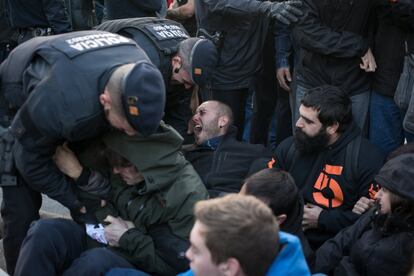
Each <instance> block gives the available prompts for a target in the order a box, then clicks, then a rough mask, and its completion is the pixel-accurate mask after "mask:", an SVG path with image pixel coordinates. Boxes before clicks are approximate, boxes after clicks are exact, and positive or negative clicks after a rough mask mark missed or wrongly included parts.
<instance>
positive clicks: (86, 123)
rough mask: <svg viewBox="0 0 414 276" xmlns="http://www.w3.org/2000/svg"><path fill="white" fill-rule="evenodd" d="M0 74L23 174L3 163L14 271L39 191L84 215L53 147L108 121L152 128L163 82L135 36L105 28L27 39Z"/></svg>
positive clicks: (7, 243)
mask: <svg viewBox="0 0 414 276" xmlns="http://www.w3.org/2000/svg"><path fill="white" fill-rule="evenodd" d="M0 76H1V90H0V91H1V93H0V96H2V97H3V99H2V101H4V99H5V100H7V102H8V107H9V110H8V112H6V114H5V115H8V116H9V117H11V116H12V115H13V112H14V111H15V110H18V112H17V114H16V115H15V117H14V119H13V121H12V124H11V127H10V133H11V134H12V135H13V136H14V137H15V141H14V145H13V154H14V161H15V165H16V168H17V170H18V172H19V175H20V176H21V177H17V181H15V183H14V182H13V181H12V180H10V176H11V175H12V172H10V171H5V170H3V175H2V184H3V205H2V209H1V214H2V217H3V221H4V226H5V229H4V230H5V231H4V240H3V245H4V249H5V257H6V262H7V270H8V272H9V273H10V274H13V270H14V266H15V262H16V259H17V256H18V252H19V248H20V244H21V241H22V240H23V238H24V236H25V234H26V232H27V229H28V227H29V224H30V223H31V222H32V221H33V220H35V219H38V218H39V213H38V210H39V208H40V205H41V196H40V193H44V194H46V195H48V196H49V197H51V198H53V199H55V200H57V201H59V202H60V203H61V204H63V205H64V206H66V207H68V208H69V209H70V211H71V214H72V216H73V217H74V219H77V220H79V221H84V220H85V219H87V214H88V213H87V210H86V208H85V207H84V204H83V203H81V202H79V200H78V199H77V197H76V195H75V193H74V190H73V187H72V186H73V184H70V183H69V182H68V180H67V179H66V178H65V176H64V175H63V174H62V173H60V171H59V170H58V168H57V167H56V166H55V163H54V162H53V160H52V156H53V155H54V153H55V150H56V147H57V146H58V145H60V144H62V143H63V142H64V141H69V142H77V141H82V140H86V139H89V138H93V137H96V136H98V135H100V134H101V133H103V132H105V131H107V130H109V129H110V128H111V127H112V128H116V129H119V130H122V131H124V132H125V133H127V134H128V135H134V134H135V133H137V132H139V133H141V134H143V135H150V134H151V133H153V132H155V131H156V130H157V128H158V126H159V123H160V120H161V117H162V115H163V110H164V106H165V86H164V82H163V79H162V76H161V73H160V72H159V70H158V69H157V68H156V67H155V66H154V65H153V64H152V63H151V62H150V61H149V59H148V58H147V56H146V54H145V53H144V52H143V51H142V49H141V48H139V47H138V46H137V45H136V43H135V42H133V41H132V40H130V39H128V38H125V37H122V36H120V35H117V34H112V33H107V32H102V31H82V32H73V33H68V34H62V35H56V36H50V37H37V38H34V39H31V40H30V41H28V42H26V43H23V44H21V45H19V46H18V47H17V48H16V49H15V51H13V52H12V53H11V54H10V55H9V57H8V58H7V59H6V60H5V61H4V62H3V63H2V64H1V66H0ZM5 117H7V116H2V118H5ZM5 156H8V155H7V152H6V155H5ZM6 168H9V167H8V166H6ZM85 173H86V172H85ZM4 177H6V178H4ZM81 177H82V175H81ZM3 179H8V180H9V181H3ZM3 182H4V183H3ZM4 185H8V186H4ZM83 188H86V190H87V187H83Z"/></svg>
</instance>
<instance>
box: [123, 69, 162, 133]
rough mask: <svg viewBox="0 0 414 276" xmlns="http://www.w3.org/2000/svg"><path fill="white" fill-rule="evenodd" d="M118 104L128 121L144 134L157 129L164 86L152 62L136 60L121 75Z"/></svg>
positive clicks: (160, 117)
mask: <svg viewBox="0 0 414 276" xmlns="http://www.w3.org/2000/svg"><path fill="white" fill-rule="evenodd" d="M122 86H123V89H122V105H123V108H124V111H125V116H126V119H127V120H128V123H129V124H130V125H131V126H132V127H133V128H134V129H135V130H136V131H138V132H139V133H141V134H142V135H144V136H148V135H151V134H152V133H154V132H155V131H157V129H158V127H159V125H160V121H161V119H162V117H163V116H164V108H165V101H166V95H165V85H164V80H163V77H162V75H161V72H160V71H159V70H158V69H157V67H155V66H154V65H153V64H152V63H150V62H148V61H140V62H138V63H136V64H135V65H134V67H133V68H132V69H131V70H130V71H129V72H128V73H127V74H126V75H125V77H124V79H123V83H122Z"/></svg>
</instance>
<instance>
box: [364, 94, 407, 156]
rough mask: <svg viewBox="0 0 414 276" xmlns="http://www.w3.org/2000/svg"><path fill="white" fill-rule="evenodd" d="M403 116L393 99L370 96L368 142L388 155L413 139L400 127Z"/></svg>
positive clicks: (378, 95) (377, 95)
mask: <svg viewBox="0 0 414 276" xmlns="http://www.w3.org/2000/svg"><path fill="white" fill-rule="evenodd" d="M402 123H403V116H402V113H401V111H400V109H399V108H398V106H397V105H396V104H395V102H394V98H393V97H388V96H384V95H381V94H378V93H376V92H375V91H373V92H372V94H371V106H370V129H369V140H370V141H371V143H373V144H374V145H376V146H378V147H379V148H380V149H381V150H382V151H383V152H384V153H385V154H387V155H388V154H389V153H390V152H392V151H393V150H395V149H397V148H398V147H399V146H401V145H402V144H404V140H405V139H406V138H407V141H412V140H413V137H412V135H410V134H409V133H406V132H405V131H404V129H403V126H402Z"/></svg>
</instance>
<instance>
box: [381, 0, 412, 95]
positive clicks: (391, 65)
mask: <svg viewBox="0 0 414 276" xmlns="http://www.w3.org/2000/svg"><path fill="white" fill-rule="evenodd" d="M377 20H378V26H377V29H376V34H375V44H374V49H373V50H374V57H375V60H376V62H377V66H378V67H377V70H376V71H375V74H374V81H373V90H374V91H375V92H377V93H380V94H382V95H386V96H390V97H393V96H394V93H395V90H396V88H397V84H398V81H399V79H400V75H401V72H402V69H403V64H404V56H405V53H406V50H407V51H408V52H411V53H414V2H412V4H411V9H410V8H407V7H406V8H404V7H403V6H402V5H401V4H393V5H390V4H389V3H384V4H382V5H379V6H378V7H377ZM406 47H407V49H406Z"/></svg>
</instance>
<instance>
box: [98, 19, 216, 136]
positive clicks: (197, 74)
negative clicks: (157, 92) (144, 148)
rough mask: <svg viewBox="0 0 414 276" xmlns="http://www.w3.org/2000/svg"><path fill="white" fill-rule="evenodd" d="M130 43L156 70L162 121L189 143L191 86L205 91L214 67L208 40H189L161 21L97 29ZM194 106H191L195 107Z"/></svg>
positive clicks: (129, 22) (181, 30)
mask: <svg viewBox="0 0 414 276" xmlns="http://www.w3.org/2000/svg"><path fill="white" fill-rule="evenodd" d="M97 29H98V30H104V31H109V32H114V33H118V34H121V35H123V36H126V37H129V38H131V39H133V40H134V41H135V42H136V43H137V44H138V45H139V46H140V47H141V48H142V49H143V50H144V51H145V53H146V54H147V55H148V57H149V58H150V60H151V61H152V63H153V64H154V65H155V66H157V67H158V68H159V69H160V71H161V73H162V75H163V78H164V82H165V85H166V87H167V105H166V108H165V116H164V118H163V120H164V121H165V122H166V123H168V124H170V125H172V126H173V127H174V128H175V129H176V130H177V131H178V132H179V133H180V134H181V135H182V136H183V137H184V138H186V139H185V142H184V143H189V142H190V141H189V140H191V139H192V135H187V126H188V122H189V120H190V119H191V117H192V111H191V109H190V100H191V96H192V94H191V91H193V88H194V85H198V86H199V87H202V88H204V87H207V86H208V85H209V81H210V76H211V74H212V73H213V71H214V68H215V66H216V64H217V58H218V53H217V49H216V46H215V45H214V44H213V43H212V42H211V41H210V40H208V39H202V38H189V35H188V33H187V31H186V30H185V29H184V27H183V26H182V25H181V24H180V23H178V22H175V21H173V20H169V19H164V18H152V17H147V18H128V19H120V20H112V21H106V22H104V23H103V24H101V25H100V26H98V27H97ZM197 106H198V103H197V104H195V107H197Z"/></svg>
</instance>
